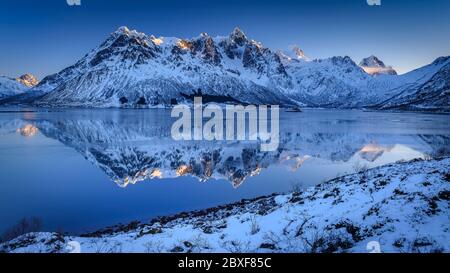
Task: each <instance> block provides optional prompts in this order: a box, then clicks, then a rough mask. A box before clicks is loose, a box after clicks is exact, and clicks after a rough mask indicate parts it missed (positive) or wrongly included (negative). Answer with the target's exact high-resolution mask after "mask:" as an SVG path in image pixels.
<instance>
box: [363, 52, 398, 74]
mask: <svg viewBox="0 0 450 273" xmlns="http://www.w3.org/2000/svg"><path fill="white" fill-rule="evenodd" d="M359 66H361V68H362V69H364V71H366V73H367V74H370V75H382V74H386V75H397V71H395V70H394V69H393V68H392V66H386V65H385V64H384V63H383V61H381V60H380V59H378V58H377V57H376V56H374V55H372V56H370V57H367V58H364V59H362V61H361V62H360V63H359Z"/></svg>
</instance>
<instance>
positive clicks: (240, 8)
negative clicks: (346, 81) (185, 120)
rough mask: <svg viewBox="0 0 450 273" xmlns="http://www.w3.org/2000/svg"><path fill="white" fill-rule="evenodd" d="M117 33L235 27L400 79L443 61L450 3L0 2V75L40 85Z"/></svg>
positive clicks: (278, 45)
mask: <svg viewBox="0 0 450 273" xmlns="http://www.w3.org/2000/svg"><path fill="white" fill-rule="evenodd" d="M122 25H126V26H128V27H129V28H133V29H137V30H139V31H142V32H145V33H147V34H154V35H155V36H176V37H182V38H190V37H194V36H197V35H198V34H199V33H201V32H208V33H210V34H212V35H227V34H228V33H230V32H231V30H232V29H233V28H234V27H235V26H239V27H240V28H241V29H243V30H244V32H245V33H246V34H247V36H249V37H250V38H253V39H255V40H258V41H260V42H262V43H263V44H264V45H265V46H268V47H271V48H274V49H288V48H289V46H290V45H293V44H298V45H299V46H300V47H301V48H302V49H303V50H304V51H305V53H306V54H307V55H308V56H310V57H312V58H325V57H331V56H336V55H349V56H350V57H352V58H353V59H354V60H355V61H356V62H359V61H360V60H361V59H362V58H363V57H367V56H369V55H371V54H374V55H377V56H378V57H380V58H381V59H382V60H383V61H385V63H387V64H390V65H393V66H394V68H395V69H397V70H398V71H399V72H401V73H403V72H406V71H409V70H412V69H414V68H417V67H420V66H422V65H425V64H428V63H430V62H431V61H433V60H434V59H435V58H436V57H439V56H442V55H450V31H449V29H450V1H448V0H434V1H421V0H409V1H407V0H403V1H402V0H381V6H369V5H367V3H366V0H340V1H337V0H335V1H331V0H307V1H300V0H296V1H287V0H286V1H285V0H276V1H264V0H259V1H256V0H247V1H242V0H240V1H238V0H227V1H225V0H214V1H212V0H209V1H196V0H188V1H186V0H183V1H180V0H172V1H125V0H81V6H69V5H67V3H66V0H47V1H36V0H34V1H33V0H14V1H13V0H2V1H0V33H1V39H0V74H2V75H7V76H10V77H16V76H18V75H20V74H23V73H25V72H30V73H33V74H35V75H37V76H38V77H39V78H42V77H44V76H46V75H48V74H51V73H55V72H58V71H59V70H61V69H63V68H65V67H67V66H69V65H71V64H73V63H75V62H76V61H77V60H78V59H79V58H81V57H82V56H83V55H84V54H85V53H87V52H88V51H89V50H90V49H92V48H94V47H95V46H97V45H98V44H100V43H101V42H102V41H103V40H104V39H105V38H106V37H107V36H108V34H109V33H111V32H113V31H114V30H115V29H116V28H118V27H119V26H122Z"/></svg>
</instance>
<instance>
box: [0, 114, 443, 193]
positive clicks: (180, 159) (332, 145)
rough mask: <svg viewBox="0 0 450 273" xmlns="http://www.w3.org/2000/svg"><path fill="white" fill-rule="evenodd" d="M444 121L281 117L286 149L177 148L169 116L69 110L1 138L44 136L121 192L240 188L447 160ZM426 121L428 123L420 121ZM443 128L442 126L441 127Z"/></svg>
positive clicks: (243, 144)
mask: <svg viewBox="0 0 450 273" xmlns="http://www.w3.org/2000/svg"><path fill="white" fill-rule="evenodd" d="M446 118H447V117H446V116H439V115H435V116H427V115H419V114H414V115H409V114H392V113H391V114H383V113H364V112H360V111H358V112H352V111H347V112H344V111H342V112H333V111H306V112H303V113H282V115H281V124H280V146H279V149H278V150H277V151H275V152H262V151H260V149H259V147H260V145H259V143H256V142H250V141H234V142H226V141H214V142H210V141H202V142H200V141H189V142H188V141H174V140H173V139H172V138H171V136H170V127H171V125H172V122H173V120H172V119H171V118H170V114H169V112H168V110H162V109H160V110H145V111H139V110H130V111H127V110H122V111H117V110H69V111H60V112H43V113H31V114H30V113H26V114H23V115H12V117H11V118H9V119H6V120H5V119H2V120H1V122H0V133H2V134H8V133H12V132H16V133H18V134H21V135H22V136H25V137H32V136H35V135H36V134H37V133H41V134H42V135H44V136H45V137H47V138H50V139H54V140H57V141H59V142H60V143H62V144H64V145H65V146H67V147H70V148H72V149H75V150H76V151H77V152H78V153H79V154H81V155H82V156H83V157H84V158H85V159H86V160H88V161H89V162H90V163H92V164H93V165H94V166H96V167H98V168H100V169H101V170H102V171H103V172H105V173H106V174H107V175H108V177H109V178H110V179H111V180H112V181H114V182H115V183H116V184H117V185H119V186H120V187H126V186H127V185H129V184H135V183H137V182H139V181H143V180H147V179H165V178H174V177H180V176H187V175H189V176H193V177H196V178H197V179H198V180H199V181H208V180H209V179H225V180H228V181H230V182H231V184H232V186H233V187H235V188H237V187H239V186H240V185H242V183H244V181H245V180H246V179H247V178H248V177H257V176H259V175H260V174H261V173H262V172H264V171H268V170H272V171H274V172H277V171H278V172H280V173H285V177H280V179H295V178H296V176H298V175H300V174H301V172H302V168H303V166H304V165H305V164H309V168H312V169H315V170H316V172H321V173H322V176H323V179H326V178H331V177H333V176H336V175H338V174H339V175H342V174H345V173H348V172H353V171H358V170H360V169H361V168H370V167H375V166H379V165H382V164H386V163H390V162H394V161H397V160H409V159H413V158H423V157H428V156H442V155H448V154H449V151H448V147H449V142H450V138H449V131H448V130H449V128H448V126H446V125H445V121H446ZM422 120H423V121H422ZM442 122H444V126H443V125H442Z"/></svg>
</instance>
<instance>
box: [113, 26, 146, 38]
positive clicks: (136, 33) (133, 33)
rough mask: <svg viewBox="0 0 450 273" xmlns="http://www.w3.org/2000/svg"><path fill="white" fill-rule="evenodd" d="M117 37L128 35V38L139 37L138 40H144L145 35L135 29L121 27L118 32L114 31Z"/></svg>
mask: <svg viewBox="0 0 450 273" xmlns="http://www.w3.org/2000/svg"><path fill="white" fill-rule="evenodd" d="M113 34H115V35H119V36H120V35H126V36H130V37H137V38H143V37H145V36H146V35H145V33H143V32H139V31H137V30H135V29H129V28H128V27H126V26H121V27H119V28H118V29H117V30H116V31H114V33H113Z"/></svg>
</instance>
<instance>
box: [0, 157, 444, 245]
mask: <svg viewBox="0 0 450 273" xmlns="http://www.w3.org/2000/svg"><path fill="white" fill-rule="evenodd" d="M449 167H450V159H448V158H445V159H437V160H430V161H421V160H416V161H412V162H406V163H398V164H391V165H387V166H383V167H379V168H375V169H371V170H368V171H364V172H360V173H357V174H352V175H347V176H343V177H340V178H336V179H334V180H331V181H329V182H326V183H323V184H321V185H319V186H316V187H314V188H310V189H308V190H306V191H304V192H293V193H290V194H280V195H273V196H270V197H261V198H256V199H254V200H243V201H241V202H238V203H235V204H229V205H224V206H219V207H215V208H210V209H207V210H203V211H194V212H186V213H180V214H177V215H173V216H167V217H160V218H156V219H153V220H152V221H150V222H149V223H139V222H133V223H130V224H129V225H118V226H114V227H111V228H107V229H104V230H100V231H98V232H94V233H91V234H86V235H84V236H82V237H77V236H63V235H60V234H57V233H45V232H42V233H30V234H26V235H23V236H20V237H18V238H16V239H14V240H11V241H9V242H6V243H4V244H2V245H0V249H2V250H3V251H5V252H67V251H68V250H69V249H70V248H68V247H67V243H68V242H70V241H76V242H78V243H80V245H81V252H368V251H370V250H371V249H370V248H367V247H368V243H369V242H372V241H375V242H376V243H379V244H380V250H381V252H421V253H423V252H449V251H450V245H449V242H450V240H449V239H450V238H449V233H448V230H449V228H450V221H449V209H450V208H449V204H450V203H449V193H450V186H449V181H450V174H449V173H448V170H449Z"/></svg>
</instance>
